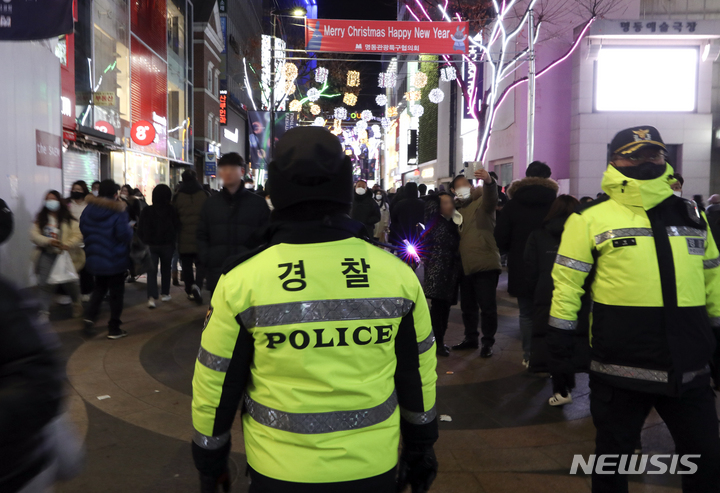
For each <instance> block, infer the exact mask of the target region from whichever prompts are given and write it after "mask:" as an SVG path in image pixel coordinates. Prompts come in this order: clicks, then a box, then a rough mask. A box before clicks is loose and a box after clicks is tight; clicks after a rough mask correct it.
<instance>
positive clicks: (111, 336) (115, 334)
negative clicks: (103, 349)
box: [107, 329, 127, 339]
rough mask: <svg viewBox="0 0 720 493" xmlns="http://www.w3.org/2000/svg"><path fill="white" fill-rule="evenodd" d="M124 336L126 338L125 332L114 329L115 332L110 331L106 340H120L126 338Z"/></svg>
mask: <svg viewBox="0 0 720 493" xmlns="http://www.w3.org/2000/svg"><path fill="white" fill-rule="evenodd" d="M126 336H127V331H125V330H122V329H115V330H110V332H109V333H108V336H107V338H108V339H122V338H123V337H126Z"/></svg>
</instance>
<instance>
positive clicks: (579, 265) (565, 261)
mask: <svg viewBox="0 0 720 493" xmlns="http://www.w3.org/2000/svg"><path fill="white" fill-rule="evenodd" d="M555 263H556V264H558V265H564V266H565V267H569V268H570V269H575V270H579V271H580V272H590V271H591V270H592V266H593V264H588V263H587V262H582V261H580V260H575V259H573V258H570V257H565V256H564V255H560V254H558V255H557V257H555Z"/></svg>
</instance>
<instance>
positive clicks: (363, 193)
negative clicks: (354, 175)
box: [355, 187, 367, 195]
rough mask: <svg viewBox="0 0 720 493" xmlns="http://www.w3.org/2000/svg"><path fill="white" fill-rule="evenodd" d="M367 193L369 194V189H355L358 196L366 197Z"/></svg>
mask: <svg viewBox="0 0 720 493" xmlns="http://www.w3.org/2000/svg"><path fill="white" fill-rule="evenodd" d="M365 192H367V188H363V187H357V188H356V189H355V193H356V194H358V195H365Z"/></svg>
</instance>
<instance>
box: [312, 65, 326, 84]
mask: <svg viewBox="0 0 720 493" xmlns="http://www.w3.org/2000/svg"><path fill="white" fill-rule="evenodd" d="M327 78H328V69H326V68H325V67H318V68H317V69H316V70H315V82H317V83H318V84H324V83H325V82H327Z"/></svg>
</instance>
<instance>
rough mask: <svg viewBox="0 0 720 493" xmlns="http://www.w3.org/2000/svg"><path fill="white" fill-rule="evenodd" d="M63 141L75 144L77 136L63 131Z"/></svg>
mask: <svg viewBox="0 0 720 493" xmlns="http://www.w3.org/2000/svg"><path fill="white" fill-rule="evenodd" d="M63 139H65V140H70V141H72V142H75V141H76V140H77V135H76V134H75V132H68V131H67V130H63Z"/></svg>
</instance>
